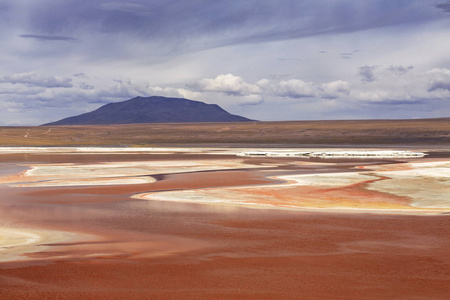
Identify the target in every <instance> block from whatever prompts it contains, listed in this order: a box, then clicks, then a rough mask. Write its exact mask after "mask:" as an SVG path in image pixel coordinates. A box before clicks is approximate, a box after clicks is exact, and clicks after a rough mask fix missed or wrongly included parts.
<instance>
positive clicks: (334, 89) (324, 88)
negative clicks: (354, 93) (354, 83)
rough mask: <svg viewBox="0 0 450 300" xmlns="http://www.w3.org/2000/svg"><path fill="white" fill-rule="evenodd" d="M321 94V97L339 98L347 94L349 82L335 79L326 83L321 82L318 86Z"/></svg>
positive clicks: (349, 86) (349, 88) (349, 87)
mask: <svg viewBox="0 0 450 300" xmlns="http://www.w3.org/2000/svg"><path fill="white" fill-rule="evenodd" d="M320 90H321V96H322V97H323V98H329V99H334V98H339V97H343V96H346V95H349V93H350V90H351V85H350V83H349V82H347V81H344V80H336V81H332V82H328V83H323V84H322V85H321V86H320Z"/></svg>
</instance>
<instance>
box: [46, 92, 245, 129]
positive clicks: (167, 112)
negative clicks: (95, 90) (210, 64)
mask: <svg viewBox="0 0 450 300" xmlns="http://www.w3.org/2000/svg"><path fill="white" fill-rule="evenodd" d="M242 121H251V120H250V119H247V118H244V117H241V116H237V115H232V114H230V113H228V112H227V111H225V110H224V109H222V108H221V107H220V106H218V105H216V104H206V103H203V102H200V101H193V100H188V99H184V98H166V97H159V96H153V97H136V98H133V99H130V100H127V101H123V102H118V103H109V104H106V105H104V106H102V107H100V108H98V109H96V110H94V111H92V112H88V113H85V114H81V115H78V116H73V117H69V118H65V119H62V120H59V121H56V122H51V123H47V124H44V125H100V124H134V123H184V122H242Z"/></svg>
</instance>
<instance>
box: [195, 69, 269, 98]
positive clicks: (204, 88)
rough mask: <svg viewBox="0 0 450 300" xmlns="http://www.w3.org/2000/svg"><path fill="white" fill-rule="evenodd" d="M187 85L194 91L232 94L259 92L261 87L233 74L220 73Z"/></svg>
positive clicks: (244, 94)
mask: <svg viewBox="0 0 450 300" xmlns="http://www.w3.org/2000/svg"><path fill="white" fill-rule="evenodd" d="M187 86H188V87H189V88H191V89H193V90H194V91H199V92H216V93H224V94H227V95H232V96H249V95H253V94H260V93H261V89H260V88H259V87H258V86H257V85H254V84H249V83H246V82H245V81H244V80H243V79H242V77H239V76H235V75H233V74H221V75H217V76H216V77H215V78H212V79H201V80H198V81H196V82H194V83H191V84H188V85H187Z"/></svg>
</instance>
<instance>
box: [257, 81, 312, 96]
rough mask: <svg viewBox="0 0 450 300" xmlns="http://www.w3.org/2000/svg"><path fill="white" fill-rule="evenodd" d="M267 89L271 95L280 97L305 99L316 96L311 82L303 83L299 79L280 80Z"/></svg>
mask: <svg viewBox="0 0 450 300" xmlns="http://www.w3.org/2000/svg"><path fill="white" fill-rule="evenodd" d="M260 83H261V82H260ZM268 87H269V90H270V91H271V92H272V93H274V94H275V95H277V96H281V97H288V98H305V97H314V96H315V95H316V89H315V87H314V84H313V83H312V82H304V81H303V80H301V79H290V80H282V81H280V82H278V83H277V84H276V85H269V86H268Z"/></svg>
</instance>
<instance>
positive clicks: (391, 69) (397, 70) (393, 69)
mask: <svg viewBox="0 0 450 300" xmlns="http://www.w3.org/2000/svg"><path fill="white" fill-rule="evenodd" d="M413 69H414V67H413V66H408V67H404V66H390V67H389V68H387V69H386V70H387V71H389V72H392V73H396V74H405V73H407V72H409V71H411V70H413Z"/></svg>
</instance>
